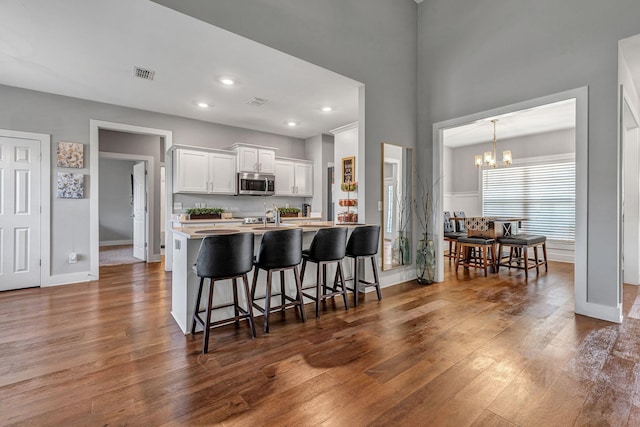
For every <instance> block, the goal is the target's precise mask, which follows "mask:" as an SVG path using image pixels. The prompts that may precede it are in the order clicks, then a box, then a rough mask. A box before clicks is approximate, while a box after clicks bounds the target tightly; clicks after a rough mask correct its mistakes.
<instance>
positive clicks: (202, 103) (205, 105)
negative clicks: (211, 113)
mask: <svg viewBox="0 0 640 427" xmlns="http://www.w3.org/2000/svg"><path fill="white" fill-rule="evenodd" d="M198 107H200V108H209V104H207V103H206V102H198Z"/></svg>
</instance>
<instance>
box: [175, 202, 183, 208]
mask: <svg viewBox="0 0 640 427" xmlns="http://www.w3.org/2000/svg"><path fill="white" fill-rule="evenodd" d="M173 209H174V210H176V209H182V202H173Z"/></svg>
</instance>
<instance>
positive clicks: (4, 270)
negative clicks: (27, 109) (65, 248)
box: [0, 136, 40, 291]
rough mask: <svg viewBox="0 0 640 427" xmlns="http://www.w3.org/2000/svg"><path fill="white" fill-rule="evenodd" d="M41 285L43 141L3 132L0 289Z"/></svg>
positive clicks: (0, 147)
mask: <svg viewBox="0 0 640 427" xmlns="http://www.w3.org/2000/svg"><path fill="white" fill-rule="evenodd" d="M35 286H40V141H38V140H32V139H23V138H12V137H6V136H0V290H3V291H4V290H9V289H20V288H28V287H35Z"/></svg>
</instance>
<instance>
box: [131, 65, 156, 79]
mask: <svg viewBox="0 0 640 427" xmlns="http://www.w3.org/2000/svg"><path fill="white" fill-rule="evenodd" d="M155 74H156V72H155V71H153V70H149V69H147V68H140V67H133V75H134V76H135V77H138V78H139V79H144V80H153V76H154V75H155Z"/></svg>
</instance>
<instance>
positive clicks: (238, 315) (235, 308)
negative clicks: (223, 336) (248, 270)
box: [233, 277, 240, 329]
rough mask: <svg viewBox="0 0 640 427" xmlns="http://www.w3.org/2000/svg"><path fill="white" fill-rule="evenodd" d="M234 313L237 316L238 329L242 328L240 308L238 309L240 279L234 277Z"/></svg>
mask: <svg viewBox="0 0 640 427" xmlns="http://www.w3.org/2000/svg"><path fill="white" fill-rule="evenodd" d="M233 314H234V316H235V322H234V323H235V324H236V329H237V328H240V310H238V279H236V278H235V277H234V278H233Z"/></svg>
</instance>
